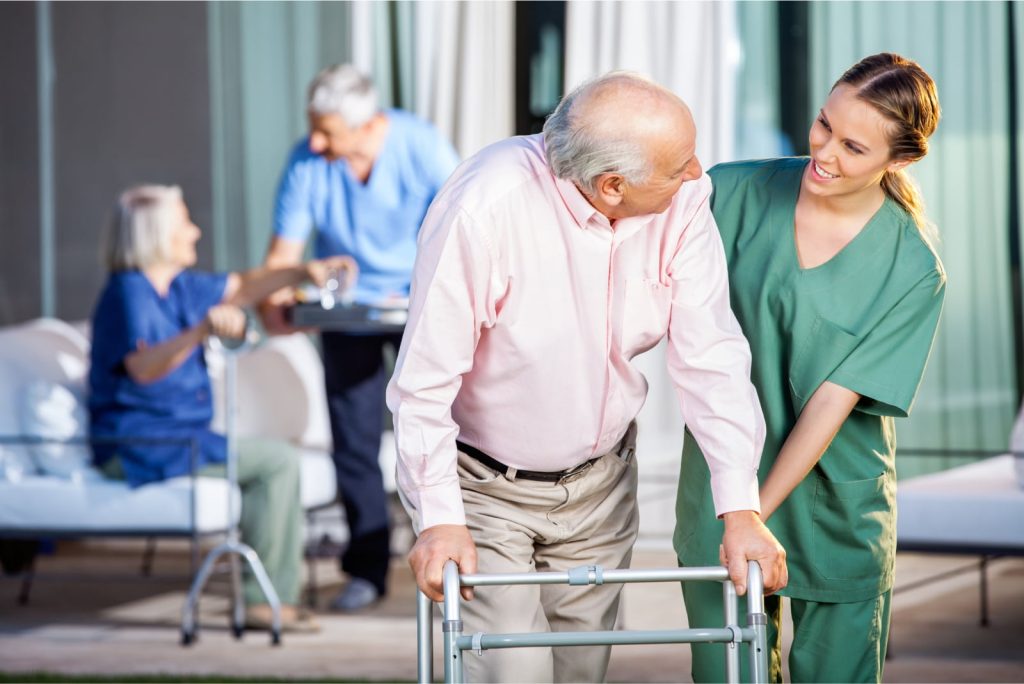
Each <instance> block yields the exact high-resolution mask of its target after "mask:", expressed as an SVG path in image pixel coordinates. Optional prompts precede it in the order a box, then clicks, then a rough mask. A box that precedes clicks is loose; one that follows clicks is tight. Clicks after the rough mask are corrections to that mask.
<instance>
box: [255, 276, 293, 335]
mask: <svg viewBox="0 0 1024 684" xmlns="http://www.w3.org/2000/svg"><path fill="white" fill-rule="evenodd" d="M294 304H295V293H294V292H293V291H292V289H291V288H290V287H286V288H284V289H283V290H278V291H277V292H275V293H274V294H272V295H270V297H268V298H267V299H265V300H264V301H262V302H260V303H259V305H258V306H257V307H256V310H257V312H258V313H259V315H260V320H261V321H262V322H263V327H264V328H265V329H266V331H267V332H268V333H270V334H271V335H288V334H290V333H293V332H295V331H296V330H298V328H296V327H295V326H293V325H292V324H291V323H290V322H289V321H288V319H287V317H286V316H285V311H287V309H288V307H290V306H293V305H294Z"/></svg>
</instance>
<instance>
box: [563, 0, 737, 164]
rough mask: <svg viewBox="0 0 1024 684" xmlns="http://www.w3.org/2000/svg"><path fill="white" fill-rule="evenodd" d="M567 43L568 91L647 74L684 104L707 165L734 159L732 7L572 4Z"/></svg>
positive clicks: (610, 1) (725, 4) (734, 41)
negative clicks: (619, 72) (614, 76)
mask: <svg viewBox="0 0 1024 684" xmlns="http://www.w3.org/2000/svg"><path fill="white" fill-rule="evenodd" d="M565 42H566V50H565V51H566V55H565V83H566V89H567V90H570V89H572V88H573V87H575V86H577V85H579V83H580V82H582V81H584V80H585V79H587V78H591V77H593V76H598V75H600V74H603V73H605V72H607V71H611V70H613V69H628V70H630V71H637V72H640V73H642V74H645V75H647V76H649V77H650V78H653V79H654V80H655V81H657V82H658V83H661V84H662V85H664V86H665V87H667V88H669V89H671V90H672V91H674V92H675V93H676V94H677V95H679V96H680V97H681V98H683V100H685V101H686V103H687V104H688V105H689V106H690V109H691V110H692V111H693V117H694V119H695V120H696V122H697V156H698V157H699V158H700V160H701V161H702V162H703V163H704V165H705V167H710V166H711V165H713V164H715V163H717V162H720V161H726V160H730V159H732V150H733V126H732V122H733V119H734V115H735V112H734V109H735V91H734V88H733V87H732V84H733V83H734V81H735V72H736V69H737V68H738V66H739V56H740V49H739V36H738V32H737V25H736V7H735V3H733V2H663V1H660V2H628V1H626V2H619V1H617V0H608V1H604V2H583V1H570V2H569V4H568V6H567V8H566V37H565Z"/></svg>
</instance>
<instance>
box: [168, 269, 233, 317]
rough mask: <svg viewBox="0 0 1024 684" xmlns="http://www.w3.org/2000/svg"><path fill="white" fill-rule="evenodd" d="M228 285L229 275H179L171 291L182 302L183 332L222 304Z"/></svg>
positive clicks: (195, 273) (183, 273)
mask: <svg viewBox="0 0 1024 684" xmlns="http://www.w3.org/2000/svg"><path fill="white" fill-rule="evenodd" d="M227 283H228V274H227V273H202V272H200V271H182V272H181V273H180V274H178V277H177V278H175V279H174V282H172V283H171V289H172V290H173V291H174V295H175V299H176V300H177V301H179V302H180V312H179V313H180V315H181V317H182V319H183V320H182V323H183V325H182V329H183V330H184V329H185V328H191V327H192V326H194V325H196V324H197V323H199V322H200V321H202V320H203V319H204V318H206V312H207V311H209V310H210V309H211V308H212V307H214V306H216V305H217V304H220V303H221V301H222V300H223V299H224V290H225V288H226V287H227Z"/></svg>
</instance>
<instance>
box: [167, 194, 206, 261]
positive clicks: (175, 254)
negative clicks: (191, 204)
mask: <svg viewBox="0 0 1024 684" xmlns="http://www.w3.org/2000/svg"><path fill="white" fill-rule="evenodd" d="M174 216H175V223H174V228H173V229H172V230H171V241H170V248H171V250H170V251H171V253H170V259H171V262H172V263H173V264H174V265H175V266H179V267H181V268H190V267H191V266H195V264H196V259H197V258H198V257H197V255H196V243H197V242H199V238H200V237H201V236H202V234H203V233H202V231H201V230H199V226H197V225H196V224H194V223H192V217H191V216H189V213H188V207H187V206H185V202H184V201H183V200H178V201H177V205H176V206H175V208H174Z"/></svg>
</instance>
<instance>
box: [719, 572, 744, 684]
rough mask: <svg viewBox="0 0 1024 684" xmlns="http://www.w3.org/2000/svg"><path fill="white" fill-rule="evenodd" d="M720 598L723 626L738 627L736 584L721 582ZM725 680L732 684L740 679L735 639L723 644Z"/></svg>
mask: <svg viewBox="0 0 1024 684" xmlns="http://www.w3.org/2000/svg"><path fill="white" fill-rule="evenodd" d="M722 600H723V601H724V603H725V626H726V627H734V626H735V627H739V621H740V618H739V611H740V607H739V600H738V599H737V598H736V585H734V584H733V583H732V581H730V580H726V581H725V582H722ZM725 681H727V682H730V684H733V683H735V682H739V681H740V645H739V644H738V643H736V642H735V641H731V642H730V643H728V644H726V645H725Z"/></svg>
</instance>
